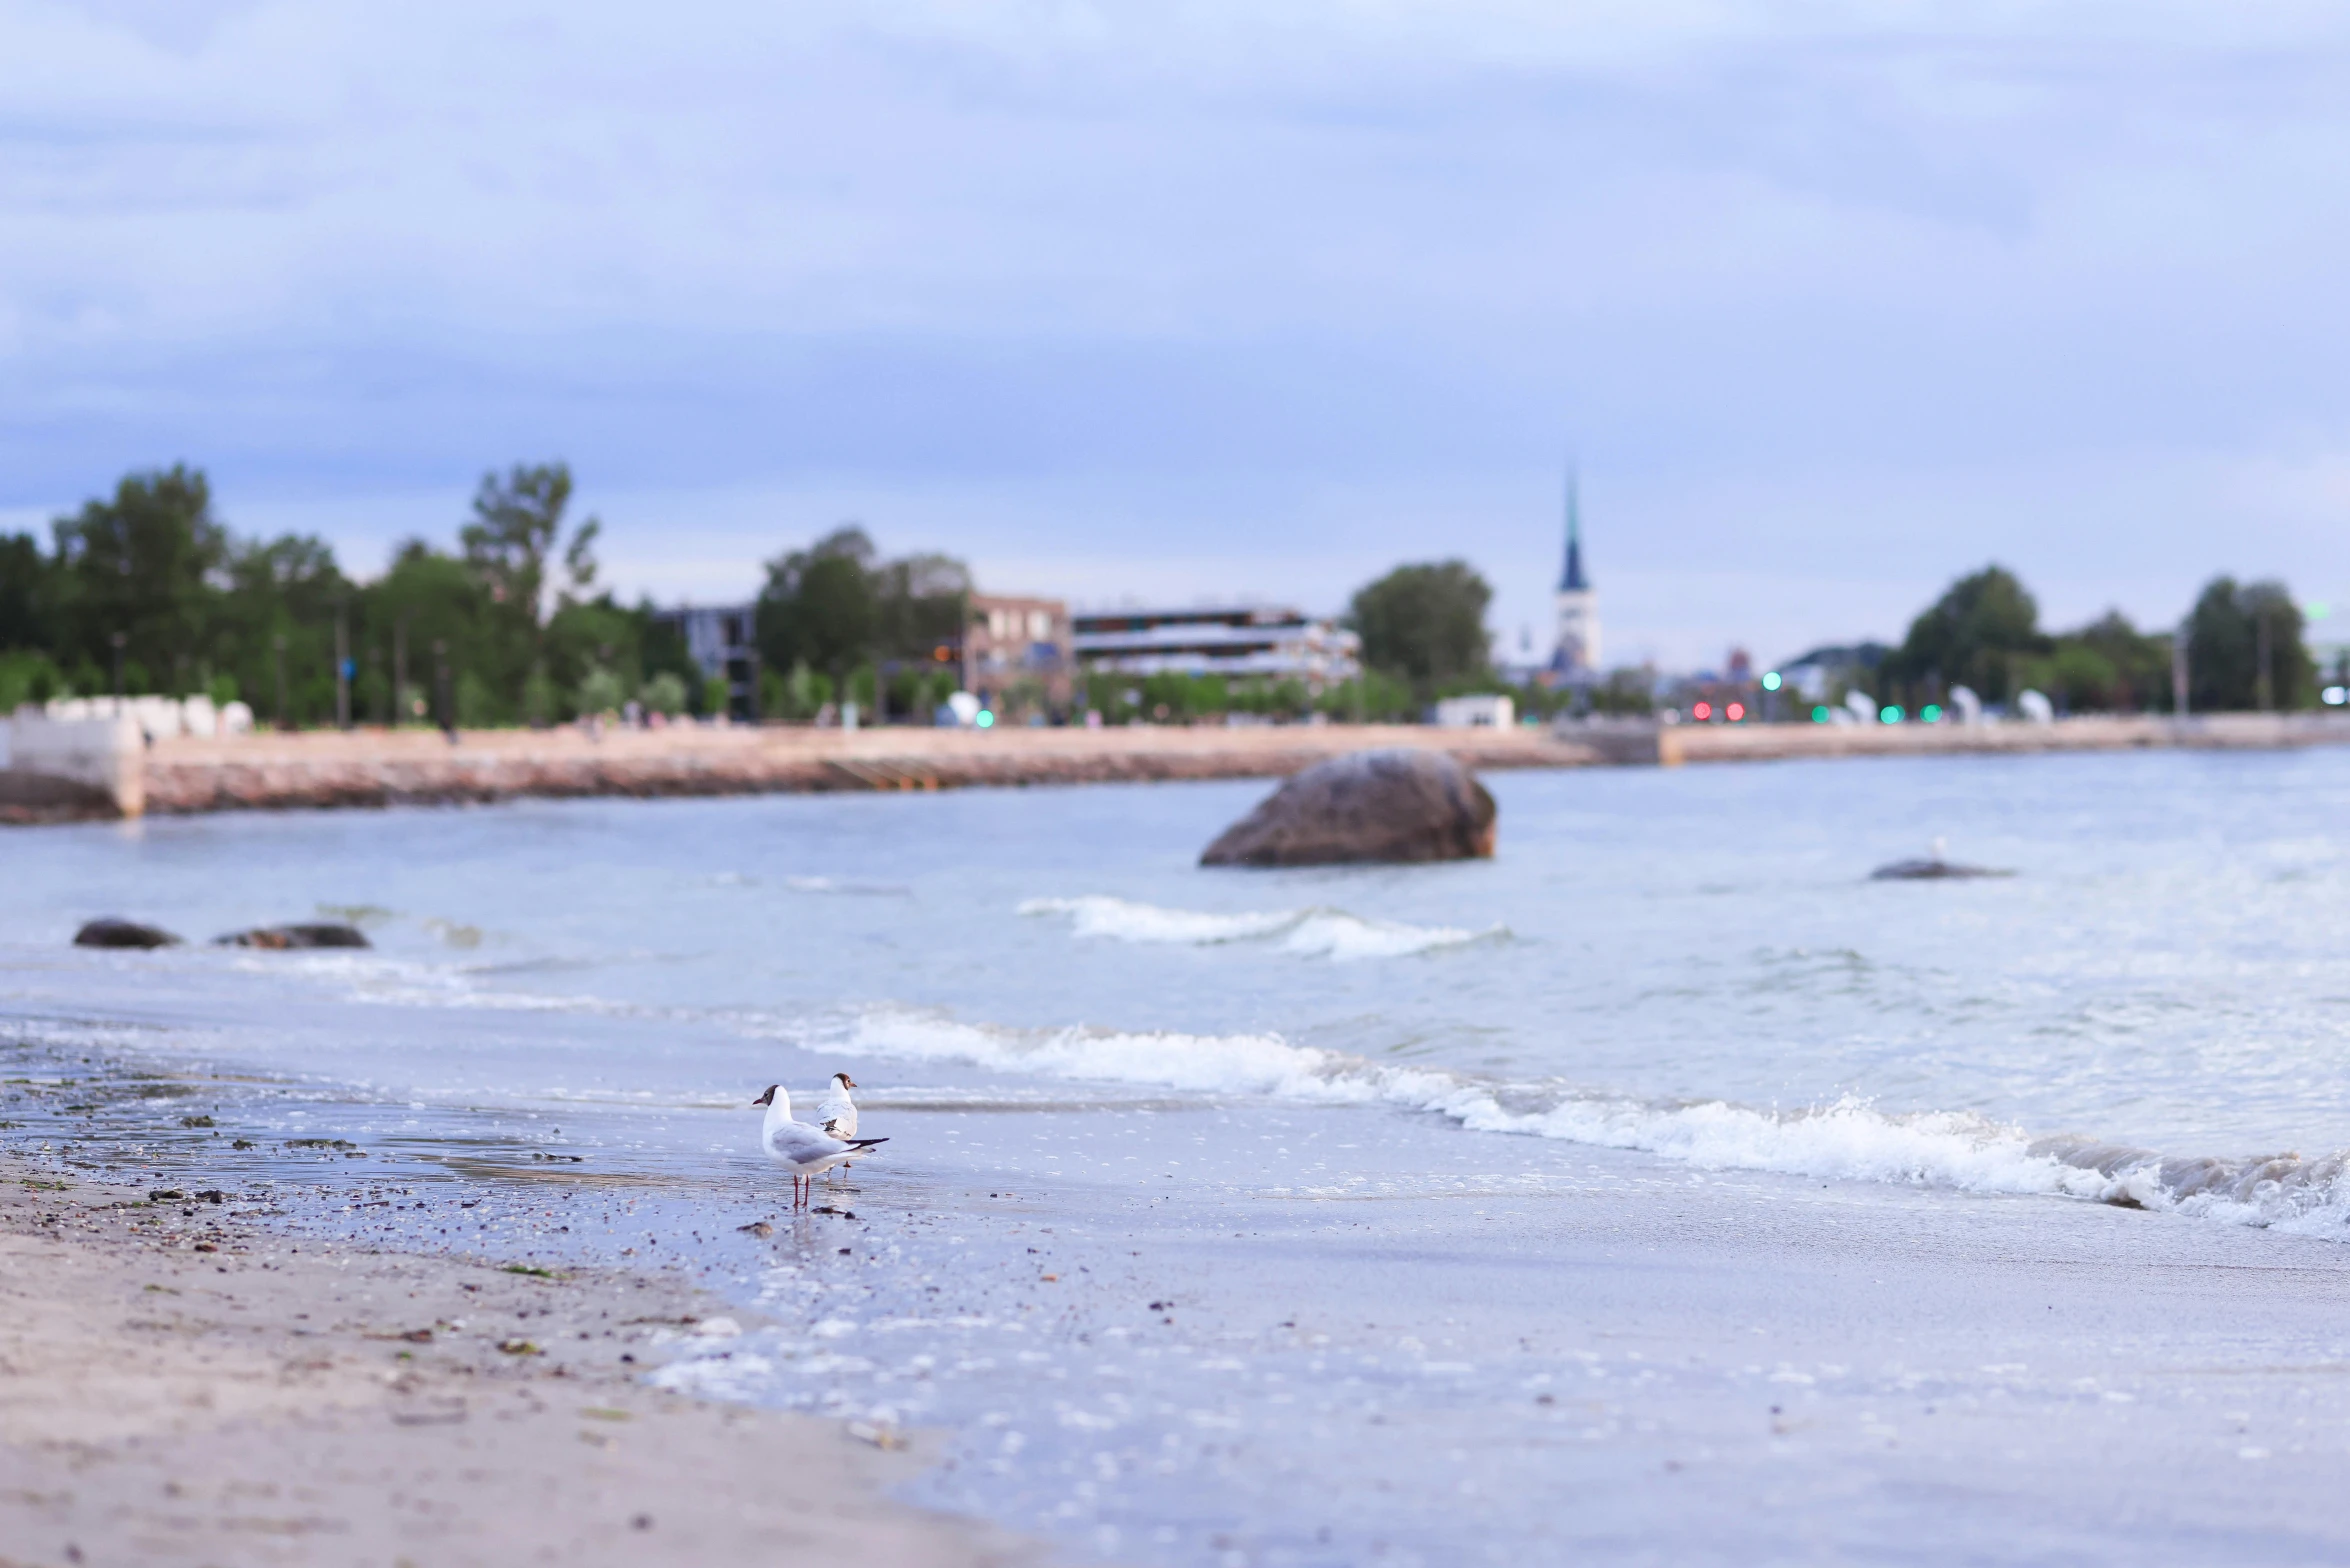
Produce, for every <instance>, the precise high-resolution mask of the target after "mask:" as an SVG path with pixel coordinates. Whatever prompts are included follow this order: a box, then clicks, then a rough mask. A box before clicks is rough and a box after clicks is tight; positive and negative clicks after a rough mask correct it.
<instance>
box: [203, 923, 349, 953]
mask: <svg viewBox="0 0 2350 1568" xmlns="http://www.w3.org/2000/svg"><path fill="white" fill-rule="evenodd" d="M212 945H213V946H215V947H265V948H269V949H271V950H273V951H283V950H285V949H288V948H297V947H372V946H373V945H374V944H373V943H371V942H369V941H368V940H367V935H366V933H365V932H363V931H361V930H360V929H359V928H358V927H357V926H353V925H343V924H340V923H327V924H321V925H296V926H260V927H257V928H256V929H254V930H251V931H232V932H230V933H229V934H228V935H227V936H216V937H214V938H213V939H212Z"/></svg>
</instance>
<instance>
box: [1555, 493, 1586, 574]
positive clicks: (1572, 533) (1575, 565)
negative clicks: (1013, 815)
mask: <svg viewBox="0 0 2350 1568" xmlns="http://www.w3.org/2000/svg"><path fill="white" fill-rule="evenodd" d="M1590 586H1591V583H1590V581H1589V579H1587V578H1585V577H1584V575H1583V517H1582V512H1581V509H1580V508H1579V507H1578V506H1577V505H1576V497H1575V470H1574V469H1573V468H1569V469H1568V470H1567V566H1566V570H1565V571H1563V572H1561V573H1560V574H1559V592H1561V593H1580V592H1582V591H1583V590H1584V589H1587V588H1589V587H1590Z"/></svg>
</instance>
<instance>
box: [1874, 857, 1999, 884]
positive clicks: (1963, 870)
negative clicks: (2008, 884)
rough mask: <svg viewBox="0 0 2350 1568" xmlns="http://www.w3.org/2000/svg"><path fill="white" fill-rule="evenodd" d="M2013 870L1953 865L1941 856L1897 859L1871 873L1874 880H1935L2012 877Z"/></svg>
mask: <svg viewBox="0 0 2350 1568" xmlns="http://www.w3.org/2000/svg"><path fill="white" fill-rule="evenodd" d="M2014 875H2015V873H2014V872H2012V871H1998V870H1994V869H1992V868H1991V867H1989V866H1959V865H1953V864H1951V863H1950V862H1949V861H1947V860H1943V859H1941V858H1939V857H1937V858H1935V859H1932V860H1896V861H1894V862H1893V863H1892V864H1891V865H1885V866H1879V867H1878V868H1877V869H1876V870H1874V871H1872V872H1870V873H1869V880H1870V881H1872V882H1933V881H1938V880H1940V879H1941V878H1944V877H2012V876H2014Z"/></svg>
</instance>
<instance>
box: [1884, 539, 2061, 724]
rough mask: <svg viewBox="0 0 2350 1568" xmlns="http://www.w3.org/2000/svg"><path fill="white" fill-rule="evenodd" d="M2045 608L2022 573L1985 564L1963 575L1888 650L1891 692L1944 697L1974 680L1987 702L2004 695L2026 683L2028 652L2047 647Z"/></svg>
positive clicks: (1912, 701) (1912, 698)
mask: <svg viewBox="0 0 2350 1568" xmlns="http://www.w3.org/2000/svg"><path fill="white" fill-rule="evenodd" d="M2047 648H2048V640H2047V639H2046V638H2044V637H2042V636H2041V635H2040V607H2039V605H2038V604H2036V603H2035V602H2033V599H2032V596H2031V594H2030V593H2029V592H2027V591H2026V590H2025V588H2024V585H2023V583H2022V582H2021V581H2019V580H2018V579H2017V577H2016V575H2015V573H2013V572H2011V571H2009V570H2008V569H2007V568H2006V567H2004V566H1986V567H1984V568H1983V569H1982V570H1981V571H1979V572H1975V573H1973V574H1971V575H1969V576H1966V577H1961V578H1960V579H1958V581H1956V582H1954V583H1952V584H1951V585H1950V587H1949V588H1948V589H1946V590H1945V591H1944V592H1943V595H1942V597H1941V598H1940V599H1938V600H1936V601H1935V602H1934V604H1933V606H1932V607H1931V608H1930V609H1928V610H1927V611H1926V612H1925V613H1924V614H1922V615H1920V616H1919V617H1918V618H1917V619H1916V620H1914V621H1912V622H1910V624H1909V636H1908V637H1907V638H1905V639H1904V640H1903V642H1902V644H1901V646H1900V647H1899V648H1897V649H1895V650H1894V651H1893V652H1892V653H1890V654H1888V655H1887V656H1886V658H1885V663H1884V665H1883V673H1884V676H1885V679H1886V681H1887V682H1888V691H1889V692H1890V691H1893V690H1896V689H1898V690H1899V691H1900V694H1901V695H1902V696H1903V697H1905V698H1907V699H1908V701H1909V705H1910V706H1913V707H1914V706H1916V705H1918V703H1920V702H1922V701H1925V700H1930V699H1939V698H1940V697H1942V696H1944V695H1946V694H1947V693H1948V691H1949V689H1950V688H1951V687H1952V686H1957V685H1966V686H1971V687H1973V688H1974V689H1975V690H1976V691H1977V692H1978V693H1980V694H1981V695H1982V697H1983V698H1984V700H1985V701H1988V702H2005V701H2007V700H2008V699H2009V698H2010V697H2012V696H2013V695H2014V694H2015V693H2016V691H2018V690H2019V689H2021V682H2019V681H2018V680H2017V678H2016V676H2017V673H2018V662H2019V661H2020V660H2021V659H2024V658H2027V657H2030V656H2033V655H2036V654H2040V653H2043V652H2045V651H2047Z"/></svg>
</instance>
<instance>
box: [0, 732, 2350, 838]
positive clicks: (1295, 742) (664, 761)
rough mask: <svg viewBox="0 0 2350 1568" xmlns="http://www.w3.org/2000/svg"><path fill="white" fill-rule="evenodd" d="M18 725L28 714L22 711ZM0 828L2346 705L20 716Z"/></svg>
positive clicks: (949, 785) (1895, 747) (1638, 754)
mask: <svg viewBox="0 0 2350 1568" xmlns="http://www.w3.org/2000/svg"><path fill="white" fill-rule="evenodd" d="M28 720H29V722H28ZM14 728H15V742H14V752H13V757H12V763H13V765H12V766H11V767H9V768H7V769H0V821H15V822H34V821H57V820H67V819H73V818H89V817H114V816H137V815H139V814H140V813H141V812H158V813H184V812H200V811H230V810H252V809H269V808H277V807H322V806H389V805H400V804H455V803H463V802H480V801H495V800H505V799H510V798H514V797H518V796H579V795H632V796H658V795H742V794H762V793H770V792H804V791H821V790H925V789H957V788H968V787H973V786H982V785H994V786H1011V785H1026V784H1081V783H1106V782H1138V781H1145V780H1154V779H1219V778H1275V777H1282V776H1286V775H1288V774H1290V773H1294V772H1296V771H1298V770H1299V769H1300V768H1304V767H1308V766H1310V765H1312V764H1313V763H1315V762H1318V761H1321V760H1322V759H1324V758H1326V757H1330V756H1335V755H1337V754H1339V753H1342V752H1348V751H1356V750H1361V749H1363V748H1366V747H1372V746H1410V747H1428V748H1434V749H1438V750H1443V751H1447V752H1450V753H1452V754H1453V755H1454V756H1456V757H1458V758H1460V759H1461V761H1462V762H1464V763H1466V764H1468V765H1469V766H1470V767H1472V768H1477V769H1480V770H1493V769H1501V768H1572V767H1605V766H1639V765H1647V766H1660V765H1661V766H1666V767H1673V766H1680V765H1684V764H1696V763H1706V762H1760V761H1770V760H1789V759H1796V758H1813V757H1883V756H1926V755H1935V756H1946V755H1957V754H1962V753H1990V754H2002V753H2014V752H2046V751H2119V750H2138V749H2147V748H2155V747H2164V748H2171V747H2190V748H2209V749H2249V748H2278V747H2293V746H2310V745H2326V744H2336V743H2341V742H2350V715H2337V714H2219V715H2214V716H2211V717H2208V718H2190V719H2184V720H2174V719H2169V718H2164V717H2159V716H2154V717H2095V718H2079V719H2066V720H2060V721H2058V722H2057V723H2054V724H1976V725H1957V724H1938V725H1923V724H1900V725H1827V724H1770V725H1764V724H1738V725H1731V724H1680V725H1657V724H1652V723H1646V722H1632V721H1599V722H1592V723H1583V724H1576V723H1569V724H1562V725H1558V726H1555V727H1552V728H1549V729H1528V728H1523V727H1521V728H1515V729H1507V730H1494V729H1436V728H1433V727H1431V726H1426V725H1347V724H1330V725H1304V724H1300V725H1262V726H1248V727H1233V728H1226V727H1223V726H1213V727H1210V726H1200V727H1197V728H1175V727H1161V726H1144V725H1137V726H1130V727H1120V728H1112V729H1099V730H1088V729H1078V728H1069V729H999V730H954V729H930V728H920V729H916V728H882V729H869V730H858V731H841V730H832V729H825V730H818V729H806V728H798V727H782V726H778V727H772V728H754V727H748V726H738V727H730V728H703V727H701V726H698V725H676V726H672V727H669V728H666V729H659V730H620V729H614V730H606V731H603V732H602V733H591V732H589V731H586V730H583V729H581V728H579V727H577V726H565V727H563V728H560V729H552V730H465V731H460V732H459V733H458V735H457V736H456V738H455V740H454V741H452V740H451V739H450V738H449V737H447V736H445V735H443V734H442V733H441V732H439V731H437V730H394V731H387V730H354V731H351V732H348V733H337V732H334V731H321V730H312V731H303V732H300V733H295V734H273V733H255V734H248V735H226V736H215V737H210V738H205V737H197V736H189V735H179V736H153V735H148V734H143V733H141V732H140V731H139V729H138V728H137V727H136V726H132V725H125V724H120V723H113V724H99V723H96V722H95V721H81V722H78V723H76V724H74V725H72V726H60V725H59V723H58V721H54V720H48V719H44V718H42V717H40V716H39V715H37V714H36V715H20V716H19V717H18V719H17V720H16V721H14Z"/></svg>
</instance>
